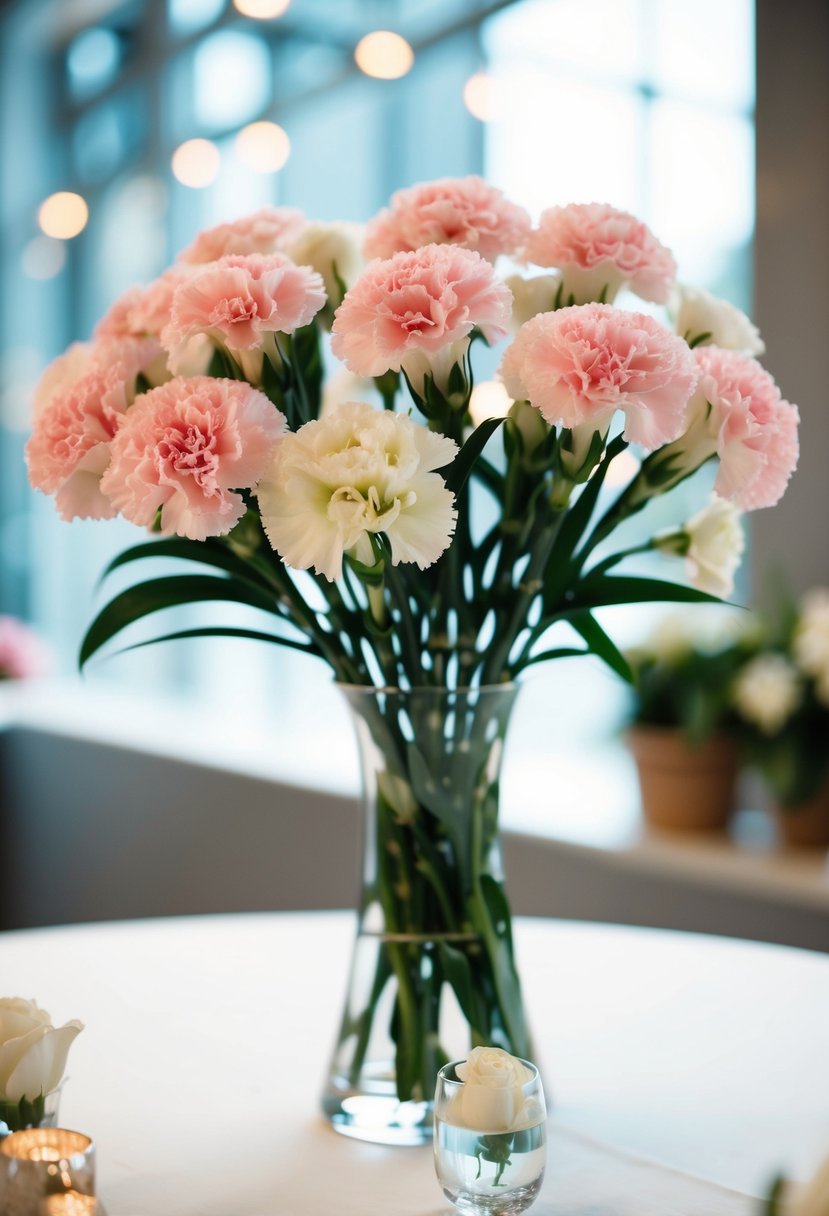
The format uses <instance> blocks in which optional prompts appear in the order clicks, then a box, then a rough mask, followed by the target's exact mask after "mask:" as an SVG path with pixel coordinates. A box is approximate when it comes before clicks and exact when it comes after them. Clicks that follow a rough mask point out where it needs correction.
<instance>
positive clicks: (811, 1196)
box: [783, 1157, 829, 1216]
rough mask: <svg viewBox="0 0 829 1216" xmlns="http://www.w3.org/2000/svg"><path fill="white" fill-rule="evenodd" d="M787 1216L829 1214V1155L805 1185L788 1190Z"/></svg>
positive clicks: (821, 1215) (785, 1208) (785, 1209)
mask: <svg viewBox="0 0 829 1216" xmlns="http://www.w3.org/2000/svg"><path fill="white" fill-rule="evenodd" d="M783 1210H784V1212H785V1214H786V1216H829V1157H827V1158H826V1160H825V1161H824V1162H822V1164H821V1165H820V1166H819V1167H818V1170H817V1173H816V1174H815V1175H814V1177H813V1178H812V1179H811V1180H810V1181H809V1182H807V1183H806V1184H805V1185H804V1186H796V1187H793V1188H792V1189H791V1192H789V1190H788V1188H787V1191H786V1202H785V1205H784V1208H783Z"/></svg>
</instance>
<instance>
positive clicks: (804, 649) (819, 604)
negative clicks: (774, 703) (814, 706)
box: [792, 587, 829, 705]
mask: <svg viewBox="0 0 829 1216" xmlns="http://www.w3.org/2000/svg"><path fill="white" fill-rule="evenodd" d="M792 649H793V651H794V657H795V662H796V663H797V665H798V666H799V667H800V669H801V671H805V672H806V674H807V675H810V676H811V677H812V678H813V679H814V681H815V691H816V693H817V695H818V698H819V699H820V700H821V701H822V702H823V704H824V705H829V589H827V588H826V587H817V588H816V589H815V590H814V591H810V592H809V593H808V595H806V596H805V597H804V599H803V604H802V607H801V616H800V620H799V621H798V623H797V628H796V629H795V634H794V640H793V643H792Z"/></svg>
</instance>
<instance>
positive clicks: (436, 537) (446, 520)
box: [388, 473, 458, 570]
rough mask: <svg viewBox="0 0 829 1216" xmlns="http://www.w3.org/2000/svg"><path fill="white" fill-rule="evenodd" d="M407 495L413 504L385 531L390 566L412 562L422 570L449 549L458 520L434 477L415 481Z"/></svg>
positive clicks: (451, 499) (440, 481)
mask: <svg viewBox="0 0 829 1216" xmlns="http://www.w3.org/2000/svg"><path fill="white" fill-rule="evenodd" d="M410 491H411V493H412V494H414V496H415V501H414V503H413V504H412V506H411V507H408V508H404V509H403V510H402V511H401V512H400V514H399V515H398V517H397V519H396V520H395V522H394V524H393V525H392V526H391V527H390V528H389V530H388V537H389V544H390V545H391V555H392V564H393V565H395V566H396V565H397V564H398V562H415V563H416V565H417V566H418V567H419V568H420V569H421V570H425V569H426V568H427V567H428V566H431V565H432V564H433V563H434V562H436V561H437V559H438V558H439V557H440V555H441V553H443V552H444V551H445V550H446V549H447V548H448V546H449V543H450V541H451V538H452V534H453V532H454V531H455V523H456V521H457V518H458V512H457V511H456V510H455V496H454V494H453V493H452V492H451V490H449V489H447V487H446V483H445V482H444V481H443V478H442V477H438V476H437V475H436V474H435V473H427V474H425V475H424V476H423V477H418V478H417V479H416V480H415V481H413V482H412V483H411V486H410Z"/></svg>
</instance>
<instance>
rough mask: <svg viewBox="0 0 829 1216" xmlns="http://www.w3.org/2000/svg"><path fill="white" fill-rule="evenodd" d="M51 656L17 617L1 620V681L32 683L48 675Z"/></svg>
mask: <svg viewBox="0 0 829 1216" xmlns="http://www.w3.org/2000/svg"><path fill="white" fill-rule="evenodd" d="M51 665H52V663H51V655H50V653H49V651H48V649H47V647H46V646H45V645H44V643H43V642H42V641H41V639H40V638H39V637H38V635H37V634H36V633H35V631H34V630H33V629H31V628H30V627H29V626H28V625H24V624H23V622H22V621H18V620H17V618H16V617H13V616H0V680H28V679H31V678H32V677H33V676H43V675H46V673H47V671H48V670H49V668H50V667H51Z"/></svg>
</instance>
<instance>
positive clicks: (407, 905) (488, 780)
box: [323, 685, 531, 1145]
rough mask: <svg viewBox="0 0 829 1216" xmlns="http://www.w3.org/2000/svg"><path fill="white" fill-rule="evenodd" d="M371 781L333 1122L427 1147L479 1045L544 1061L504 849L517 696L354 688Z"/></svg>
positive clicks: (329, 1104) (512, 689)
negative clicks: (451, 1083) (504, 790)
mask: <svg viewBox="0 0 829 1216" xmlns="http://www.w3.org/2000/svg"><path fill="white" fill-rule="evenodd" d="M342 691H343V692H344V694H345V696H346V698H347V700H348V702H349V705H350V707H351V710H352V713H353V717H354V722H355V726H356V731H357V737H358V742H359V748H360V757H361V764H362V775H363V809H364V824H363V875H362V879H363V887H362V897H361V901H360V907H359V920H358V927H357V940H356V943H355V946H354V953H353V958H352V964H351V973H350V979H349V987H348V993H347V996H346V1001H345V1008H344V1011H343V1017H342V1024H341V1027H340V1033H339V1037H338V1040H337V1044H336V1047H335V1050H334V1054H333V1059H332V1063H331V1068H330V1072H329V1077H328V1081H327V1085H326V1088H325V1092H324V1095H323V1109H324V1111H325V1113H326V1115H327V1117H328V1118H329V1120H330V1121H331V1123H332V1125H333V1126H334V1128H335V1129H336V1130H337V1131H339V1132H342V1133H343V1134H345V1135H350V1136H355V1137H358V1138H360V1139H364V1140H372V1141H375V1142H379V1143H385V1144H412V1145H414V1144H424V1143H427V1142H428V1141H429V1140H430V1139H431V1135H432V1110H433V1098H434V1089H435V1078H436V1075H437V1072H438V1070H439V1069H440V1068H442V1067H443V1066H444V1065H445V1064H446V1063H448V1062H449V1061H451V1060H456V1059H461V1058H464V1057H465V1056H466V1054H467V1053H468V1051H469V1049H470V1048H471V1047H474V1046H478V1045H480V1044H486V1045H489V1046H495V1047H502V1048H504V1050H506V1051H509V1052H511V1053H512V1054H513V1055H517V1056H521V1057H524V1058H527V1057H529V1056H530V1055H531V1052H530V1043H529V1036H528V1033H527V1025H526V1020H525V1017H524V1009H523V1005H522V1000H521V987H520V983H519V980H518V974H517V972H516V968H515V961H514V957H513V945H512V926H511V917H510V909H509V904H508V902H507V898H506V894H505V892H504V884H503V871H502V865H501V851H500V844H499V836H498V801H499V797H498V796H499V779H500V770H501V760H502V756H503V749H504V740H505V736H506V732H507V726H508V723H509V719H510V713H511V711H512V708H513V705H514V703H515V698H516V695H517V691H518V690H517V687H516V686H515V685H499V686H496V687H485V688H479V689H460V690H449V689H445V688H415V689H411V690H401V689H395V688H367V687H359V686H344V687H343V689H342Z"/></svg>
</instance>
